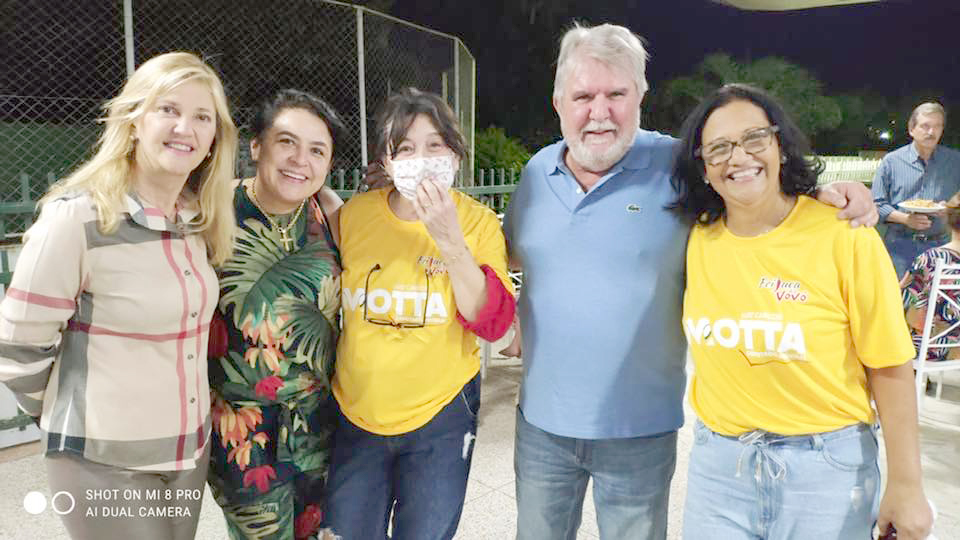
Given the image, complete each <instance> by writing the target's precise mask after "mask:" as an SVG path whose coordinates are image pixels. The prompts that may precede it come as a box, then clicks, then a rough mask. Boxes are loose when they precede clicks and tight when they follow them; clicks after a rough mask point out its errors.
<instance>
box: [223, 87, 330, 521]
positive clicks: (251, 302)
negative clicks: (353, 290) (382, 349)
mask: <svg viewBox="0 0 960 540" xmlns="http://www.w3.org/2000/svg"><path fill="white" fill-rule="evenodd" d="M252 130H253V133H254V135H253V139H252V140H251V141H250V153H251V156H252V158H253V160H254V161H256V164H257V172H256V175H255V176H254V177H253V178H247V179H244V180H242V181H240V182H239V184H238V185H237V186H236V189H235V190H234V196H233V205H234V209H235V211H236V216H237V235H236V240H235V244H234V250H233V255H232V256H231V257H230V258H229V259H228V260H227V261H226V262H225V263H224V264H223V265H222V266H220V267H219V268H218V273H219V276H220V303H219V309H218V311H217V314H216V316H215V318H214V323H213V328H214V330H213V339H212V340H211V348H210V358H211V367H210V383H211V387H212V389H213V399H212V401H213V449H212V454H211V465H210V474H209V480H210V486H211V488H212V489H213V493H214V496H215V498H216V500H217V502H218V503H219V504H220V506H221V507H222V508H223V513H224V516H225V517H226V520H227V528H228V530H229V532H230V536H231V538H233V539H235V540H240V539H258V540H263V539H278V540H279V539H292V538H296V539H298V540H299V539H304V538H308V537H310V536H312V535H315V534H316V533H317V530H318V528H319V526H320V524H321V522H322V519H323V497H324V483H325V480H326V476H327V464H328V461H329V457H330V438H331V436H332V433H333V427H334V423H335V420H336V404H335V403H334V400H333V396H332V395H331V394H330V379H331V377H332V376H333V365H334V360H335V354H336V343H337V336H338V334H339V332H340V323H339V316H338V313H337V312H338V310H339V308H340V255H339V252H338V251H337V247H336V245H335V244H334V240H333V237H334V230H335V228H336V224H337V219H338V218H337V216H338V213H339V208H340V206H341V205H342V204H343V201H342V200H341V199H340V197H338V196H337V194H336V193H334V192H333V190H332V189H330V188H329V187H327V186H325V185H324V182H325V181H326V178H327V174H328V173H329V172H330V168H331V164H332V163H333V158H334V155H335V154H334V152H335V150H336V149H337V148H338V145H339V144H341V143H342V141H343V134H344V126H343V123H342V122H341V120H340V118H339V117H338V116H337V113H336V112H335V111H334V110H333V108H332V107H330V105H328V104H327V103H326V102H324V101H323V100H321V99H320V98H318V97H316V96H313V95H311V94H308V93H306V92H301V91H298V90H281V91H280V92H278V93H276V94H275V95H273V96H270V97H269V98H268V99H267V100H265V101H264V103H263V104H262V105H261V107H260V108H259V110H258V111H257V113H256V116H255V118H254V121H253V126H252Z"/></svg>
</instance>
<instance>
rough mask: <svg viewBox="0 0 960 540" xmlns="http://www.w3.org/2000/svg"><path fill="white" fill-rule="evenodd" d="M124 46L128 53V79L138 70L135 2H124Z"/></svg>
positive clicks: (131, 0)
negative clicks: (134, 29) (135, 41)
mask: <svg viewBox="0 0 960 540" xmlns="http://www.w3.org/2000/svg"><path fill="white" fill-rule="evenodd" d="M123 44H124V49H126V52H127V77H130V76H131V75H133V71H134V70H135V69H136V65H135V60H136V59H135V58H134V54H133V0H123Z"/></svg>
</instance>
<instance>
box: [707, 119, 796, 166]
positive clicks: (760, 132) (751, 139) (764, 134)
mask: <svg viewBox="0 0 960 540" xmlns="http://www.w3.org/2000/svg"><path fill="white" fill-rule="evenodd" d="M778 131H780V126H767V127H763V128H756V129H751V130H749V131H747V132H746V133H744V134H743V137H740V141H739V142H732V141H728V140H719V141H713V142H711V143H710V144H707V145H705V146H701V147H700V148H697V149H696V150H694V151H693V155H695V156H698V157H702V158H703V160H704V161H706V162H707V164H709V165H720V164H722V163H726V162H727V160H729V159H730V156H732V155H733V147H734V146H739V147H740V148H743V151H744V152H746V153H748V154H750V155H754V154H759V153H760V152H763V151H764V150H766V149H767V147H769V146H770V141H771V139H772V137H771V136H772V135H773V134H774V133H776V132H778Z"/></svg>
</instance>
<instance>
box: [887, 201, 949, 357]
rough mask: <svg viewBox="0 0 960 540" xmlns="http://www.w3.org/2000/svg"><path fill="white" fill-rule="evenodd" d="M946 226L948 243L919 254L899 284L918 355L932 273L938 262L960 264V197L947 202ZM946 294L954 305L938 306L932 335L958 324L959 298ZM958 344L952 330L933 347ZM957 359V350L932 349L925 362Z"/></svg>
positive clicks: (942, 303)
mask: <svg viewBox="0 0 960 540" xmlns="http://www.w3.org/2000/svg"><path fill="white" fill-rule="evenodd" d="M947 224H948V225H950V230H951V236H952V237H951V239H950V242H948V243H946V244H944V245H942V246H937V247H935V248H930V249H928V250H927V251H924V252H923V253H921V254H920V255H919V256H918V257H917V258H916V260H914V261H913V265H912V266H911V267H910V271H909V272H908V273H907V275H906V277H904V279H903V282H902V283H901V287H902V288H903V308H904V310H905V311H906V316H907V325H908V326H909V327H910V335H911V336H913V344H914V346H915V347H916V348H917V351H918V352H919V351H920V340H921V338H922V336H923V325H924V323H925V322H926V320H927V306H928V305H929V303H928V300H929V296H930V287H931V285H933V272H934V270H935V269H936V267H937V262H938V261H939V262H942V263H943V264H960V193H957V194H956V195H954V196H953V197H951V198H950V200H949V201H947ZM948 294H949V295H950V297H951V298H953V301H954V302H955V303H956V304H955V305H953V304H950V303H949V302H941V303H940V304H939V305H937V306H936V311H935V312H934V314H933V328H932V329H931V332H932V333H931V335H937V334H939V333H941V332H943V331H944V330H946V329H948V328H950V327H951V326H953V325H955V324H957V323H958V322H960V309H958V308H957V306H960V294H958V291H950V292H949V293H948ZM958 340H960V328H954V330H953V331H951V332H949V333H947V334H946V335H944V336H943V337H941V338H939V339H937V340H936V344H937V345H946V344H949V343H957V341H958ZM957 358H960V347H937V348H934V347H931V348H930V349H928V350H927V360H928V361H930V362H939V361H942V360H956V359H957Z"/></svg>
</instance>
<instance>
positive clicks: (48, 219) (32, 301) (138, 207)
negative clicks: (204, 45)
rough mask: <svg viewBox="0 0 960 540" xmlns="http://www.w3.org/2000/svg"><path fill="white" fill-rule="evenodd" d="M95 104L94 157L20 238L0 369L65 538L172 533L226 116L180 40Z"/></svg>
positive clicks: (2, 320) (1, 318)
mask: <svg viewBox="0 0 960 540" xmlns="http://www.w3.org/2000/svg"><path fill="white" fill-rule="evenodd" d="M105 109H106V117H105V118H104V119H103V123H104V125H105V127H104V131H103V134H102V135H101V137H100V142H99V144H98V147H97V150H96V154H95V155H94V156H93V157H92V158H91V159H90V160H89V161H88V162H86V163H85V164H83V165H81V166H80V168H79V169H77V171H76V172H74V173H73V174H71V175H70V176H69V177H67V178H66V179H64V180H62V181H61V182H59V183H57V184H56V185H54V186H53V187H52V188H51V189H50V191H49V192H48V193H47V194H46V195H45V196H44V197H43V199H42V200H41V201H40V204H41V205H42V206H41V208H42V209H41V213H40V217H39V219H38V220H37V222H36V223H35V224H34V225H33V226H32V227H31V228H30V230H29V231H27V234H26V235H25V236H24V246H23V251H22V252H21V254H20V258H19V260H18V261H17V269H16V271H15V272H14V274H13V281H12V282H11V284H10V287H9V288H8V289H7V291H6V296H5V297H4V299H3V304H2V306H0V380H3V381H4V382H5V383H6V384H7V386H9V387H10V388H11V389H12V390H13V391H14V393H15V394H16V396H17V398H18V401H19V403H20V406H21V407H22V408H23V409H24V411H26V412H27V413H28V414H31V415H34V416H39V417H40V428H41V430H42V431H43V446H44V453H45V456H46V457H45V460H44V461H45V462H46V466H47V478H48V480H49V483H50V491H51V493H56V494H57V495H58V496H57V497H55V498H54V499H52V501H51V504H52V506H53V507H54V509H55V510H57V513H59V514H60V518H61V519H62V521H63V523H64V525H65V526H66V529H67V532H68V533H69V534H70V537H71V538H75V539H101V538H137V539H147V540H172V539H183V540H186V539H189V538H193V537H194V534H195V531H196V528H197V520H198V519H199V517H200V500H201V495H200V494H201V493H202V491H203V487H204V482H205V480H206V476H207V464H208V462H209V450H210V442H209V441H208V437H209V434H210V401H209V399H210V392H209V387H208V384H207V339H208V330H209V327H208V326H209V325H208V322H209V321H210V317H211V315H212V314H213V310H214V307H215V306H216V299H217V292H216V291H217V276H216V274H215V273H214V270H213V267H212V266H211V263H213V264H219V263H221V262H223V261H224V260H225V259H226V258H227V256H228V255H229V254H230V248H231V239H232V234H233V211H232V209H231V207H230V204H229V183H230V180H231V179H232V177H233V166H234V161H235V156H236V146H237V135H236V128H235V127H234V124H233V121H232V120H231V119H230V111H229V110H228V108H227V101H226V97H225V96H224V92H223V86H222V85H221V84H220V80H219V79H218V77H217V75H216V73H214V71H213V70H212V69H210V67H209V66H207V65H206V64H204V63H203V62H202V61H201V60H200V59H199V58H197V57H196V56H194V55H192V54H188V53H168V54H162V55H160V56H157V57H155V58H152V59H150V60H149V61H147V62H145V63H144V64H143V65H142V66H140V67H139V68H137V70H136V71H135V72H134V74H133V75H132V76H131V77H130V79H129V80H128V81H127V83H126V84H125V85H124V87H123V90H122V91H121V92H120V95H119V96H117V97H115V98H113V99H112V100H110V101H109V102H108V103H107V104H106V106H105ZM92 490H96V493H103V492H106V493H114V494H116V493H123V494H127V495H124V496H123V497H122V498H121V499H120V500H116V499H112V500H102V499H97V498H93V497H91V496H90V495H89V494H90V493H91V492H92ZM61 492H63V494H61ZM165 494H166V495H165ZM183 494H188V496H187V497H184V496H183ZM115 496H116V495H115Z"/></svg>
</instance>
